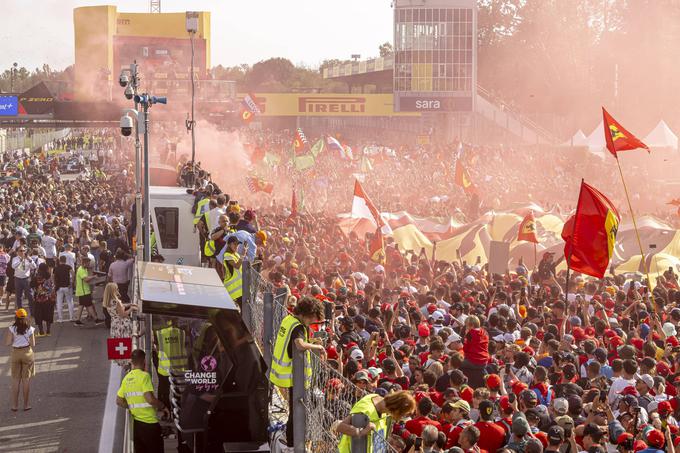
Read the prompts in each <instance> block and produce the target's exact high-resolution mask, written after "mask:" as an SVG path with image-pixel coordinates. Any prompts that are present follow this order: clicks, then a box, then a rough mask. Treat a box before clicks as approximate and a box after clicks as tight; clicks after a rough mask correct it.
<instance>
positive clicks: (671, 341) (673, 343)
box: [666, 337, 680, 348]
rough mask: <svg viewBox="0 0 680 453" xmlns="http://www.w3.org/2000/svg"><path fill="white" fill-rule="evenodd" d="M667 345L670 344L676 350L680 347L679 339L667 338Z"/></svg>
mask: <svg viewBox="0 0 680 453" xmlns="http://www.w3.org/2000/svg"><path fill="white" fill-rule="evenodd" d="M666 344H669V345H671V346H673V347H674V348H675V347H677V346H680V340H678V337H668V338H666Z"/></svg>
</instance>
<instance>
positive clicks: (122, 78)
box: [118, 72, 130, 87]
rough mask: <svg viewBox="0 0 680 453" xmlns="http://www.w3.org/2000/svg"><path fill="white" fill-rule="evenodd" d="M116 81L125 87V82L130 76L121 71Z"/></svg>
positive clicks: (128, 81)
mask: <svg viewBox="0 0 680 453" xmlns="http://www.w3.org/2000/svg"><path fill="white" fill-rule="evenodd" d="M118 83H120V86H122V87H126V86H127V84H128V83H130V77H129V76H128V75H127V74H126V73H125V72H121V73H120V77H119V78H118Z"/></svg>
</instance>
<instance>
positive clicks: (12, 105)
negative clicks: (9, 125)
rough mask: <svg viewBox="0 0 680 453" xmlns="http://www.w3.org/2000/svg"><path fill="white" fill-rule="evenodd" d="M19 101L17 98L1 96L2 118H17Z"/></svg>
mask: <svg viewBox="0 0 680 453" xmlns="http://www.w3.org/2000/svg"><path fill="white" fill-rule="evenodd" d="M18 113H19V100H18V99H17V97H16V96H0V116H17V114H18Z"/></svg>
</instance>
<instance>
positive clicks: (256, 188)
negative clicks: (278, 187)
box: [246, 176, 274, 195]
mask: <svg viewBox="0 0 680 453" xmlns="http://www.w3.org/2000/svg"><path fill="white" fill-rule="evenodd" d="M246 184H247V185H248V189H249V190H250V191H251V192H252V193H257V192H265V193H268V194H270V195H271V193H272V192H273V191H274V184H272V183H270V182H267V181H265V180H264V179H262V178H258V177H256V176H248V177H247V178H246Z"/></svg>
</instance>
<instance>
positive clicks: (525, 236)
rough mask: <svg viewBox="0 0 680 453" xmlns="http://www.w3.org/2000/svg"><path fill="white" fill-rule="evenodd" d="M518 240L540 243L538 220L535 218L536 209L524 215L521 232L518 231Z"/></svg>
mask: <svg viewBox="0 0 680 453" xmlns="http://www.w3.org/2000/svg"><path fill="white" fill-rule="evenodd" d="M517 240H518V241H528V242H533V243H535V244H538V237H537V236H536V220H535V219H534V211H531V212H530V213H529V214H527V216H526V217H524V220H522V223H520V224H519V232H518V233H517Z"/></svg>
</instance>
